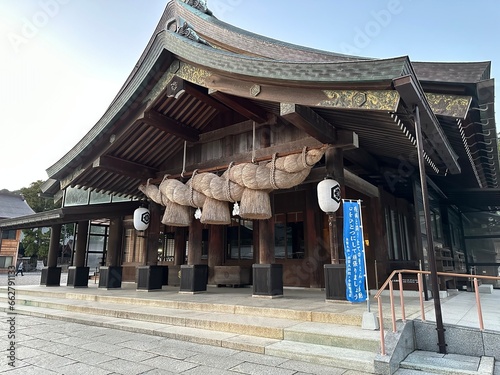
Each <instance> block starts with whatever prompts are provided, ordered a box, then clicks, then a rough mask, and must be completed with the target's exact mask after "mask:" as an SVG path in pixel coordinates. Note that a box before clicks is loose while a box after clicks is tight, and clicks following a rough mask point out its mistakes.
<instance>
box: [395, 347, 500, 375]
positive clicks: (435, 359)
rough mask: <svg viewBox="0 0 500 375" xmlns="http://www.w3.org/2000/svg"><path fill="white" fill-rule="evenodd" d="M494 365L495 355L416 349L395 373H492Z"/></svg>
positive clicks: (489, 374) (446, 374)
mask: <svg viewBox="0 0 500 375" xmlns="http://www.w3.org/2000/svg"><path fill="white" fill-rule="evenodd" d="M494 366H495V359H494V358H493V357H485V356H483V357H474V356H467V355H460V354H441V353H435V352H428V351H423V350H416V351H414V352H413V353H411V354H409V355H408V356H407V357H406V358H405V360H404V361H402V362H401V363H400V365H399V367H400V368H399V370H397V371H396V372H395V374H398V375H412V374H415V375H416V374H423V373H426V374H429V373H431V374H445V375H461V374H464V375H492V374H493V371H494Z"/></svg>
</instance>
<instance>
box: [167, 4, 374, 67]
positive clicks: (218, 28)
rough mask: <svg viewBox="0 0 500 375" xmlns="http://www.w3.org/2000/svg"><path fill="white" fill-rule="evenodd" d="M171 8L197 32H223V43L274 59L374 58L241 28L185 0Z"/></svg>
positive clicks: (216, 34) (215, 35)
mask: <svg viewBox="0 0 500 375" xmlns="http://www.w3.org/2000/svg"><path fill="white" fill-rule="evenodd" d="M169 5H172V8H171V10H172V11H173V12H175V14H176V15H178V16H180V17H182V18H183V19H185V20H186V21H187V22H188V23H189V24H190V25H192V26H193V28H194V29H195V30H196V32H198V33H200V34H202V35H205V36H207V37H209V38H212V39H217V40H219V41H221V39H220V38H221V36H223V39H224V40H223V42H224V44H227V45H231V46H233V47H237V48H239V49H240V50H242V51H247V52H249V53H251V54H256V55H259V56H263V57H268V58H272V59H281V60H289V61H297V62H298V61H303V62H305V61H321V62H327V61H330V62H333V61H355V60H371V59H372V58H370V57H363V56H354V55H346V54H341V53H335V52H330V51H324V50H319V49H315V48H310V47H306V46H301V45H297V44H293V43H287V42H284V41H281V40H277V39H273V38H269V37H266V36H263V35H260V34H256V33H252V32H250V31H247V30H244V29H241V28H238V27H236V26H233V25H231V24H228V23H226V22H224V21H221V20H219V19H218V18H216V17H214V16H212V15H209V14H205V13H203V12H201V11H199V10H197V9H195V8H193V7H191V6H189V5H187V4H186V3H185V2H183V1H179V0H176V1H172V2H170V3H169Z"/></svg>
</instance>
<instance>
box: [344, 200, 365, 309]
mask: <svg viewBox="0 0 500 375" xmlns="http://www.w3.org/2000/svg"><path fill="white" fill-rule="evenodd" d="M343 210H344V254H345V265H346V276H345V284H346V297H347V300H348V301H350V302H364V301H366V297H367V295H366V288H365V245H364V242H363V226H362V224H361V204H360V202H359V201H344V204H343Z"/></svg>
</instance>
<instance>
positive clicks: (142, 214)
mask: <svg viewBox="0 0 500 375" xmlns="http://www.w3.org/2000/svg"><path fill="white" fill-rule="evenodd" d="M150 220H151V214H150V212H149V210H148V209H147V208H145V207H139V208H137V209H136V210H135V211H134V228H135V229H136V230H146V229H148V227H149V221H150Z"/></svg>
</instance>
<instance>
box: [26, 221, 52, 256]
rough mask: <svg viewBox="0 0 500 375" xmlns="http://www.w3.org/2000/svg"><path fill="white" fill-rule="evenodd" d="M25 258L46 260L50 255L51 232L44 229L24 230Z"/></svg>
mask: <svg viewBox="0 0 500 375" xmlns="http://www.w3.org/2000/svg"><path fill="white" fill-rule="evenodd" d="M23 233H24V238H23V240H22V245H23V247H24V256H29V257H32V256H37V257H38V258H39V259H41V258H45V257H46V256H47V255H48V254H49V242H50V230H47V229H45V230H43V228H35V229H25V230H23Z"/></svg>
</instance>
